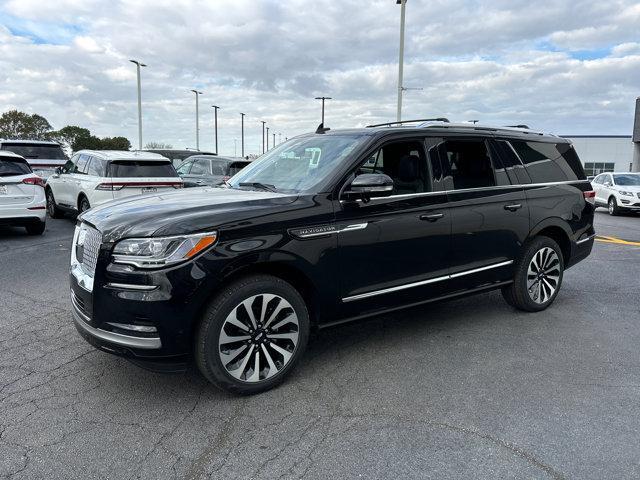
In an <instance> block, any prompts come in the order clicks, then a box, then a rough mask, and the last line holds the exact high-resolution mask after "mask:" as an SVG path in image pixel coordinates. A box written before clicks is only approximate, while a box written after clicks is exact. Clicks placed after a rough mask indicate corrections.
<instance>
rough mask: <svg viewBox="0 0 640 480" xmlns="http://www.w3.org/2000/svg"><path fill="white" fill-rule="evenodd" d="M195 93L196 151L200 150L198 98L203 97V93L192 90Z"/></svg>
mask: <svg viewBox="0 0 640 480" xmlns="http://www.w3.org/2000/svg"><path fill="white" fill-rule="evenodd" d="M191 91H192V92H193V93H195V94H196V150H200V119H199V116H200V115H199V114H200V112H199V104H198V97H199V96H200V95H202V92H199V91H198V90H191Z"/></svg>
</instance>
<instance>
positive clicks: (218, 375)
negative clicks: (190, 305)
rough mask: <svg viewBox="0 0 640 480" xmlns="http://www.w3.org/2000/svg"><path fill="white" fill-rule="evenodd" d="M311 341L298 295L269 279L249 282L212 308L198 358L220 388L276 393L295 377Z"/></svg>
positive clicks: (200, 339)
mask: <svg viewBox="0 0 640 480" xmlns="http://www.w3.org/2000/svg"><path fill="white" fill-rule="evenodd" d="M308 338H309V313H308V311H307V306H306V305H305V302H304V300H303V298H302V296H301V295H300V294H299V293H298V291H297V290H296V289H295V288H293V287H292V286H291V285H290V284H288V283H287V282H285V281H284V280H282V279H280V278H277V277H273V276H270V275H254V276H250V277H245V278H243V279H241V280H238V281H237V282H235V283H233V284H231V285H229V286H228V287H227V288H226V289H224V290H223V291H222V292H221V293H220V294H219V295H218V296H217V297H216V298H215V300H214V301H213V302H212V303H211V305H210V306H209V308H208V309H207V310H206V312H205V314H204V317H203V319H202V323H201V324H200V327H199V330H198V333H197V336H196V345H195V357H196V362H197V364H198V368H199V369H200V371H201V372H202V374H203V375H204V376H205V377H206V378H207V379H208V380H209V381H210V382H211V383H213V384H214V385H216V386H217V387H219V388H221V389H223V390H226V391H229V392H233V393H240V394H252V393H258V392H262V391H265V390H268V389H270V388H273V387H274V386H276V385H277V384H279V383H280V382H282V381H283V380H284V378H285V377H286V376H287V375H289V373H291V371H292V370H293V369H294V368H295V366H296V364H297V363H298V361H299V360H300V358H301V357H302V355H303V353H304V351H305V348H306V345H307V340H308Z"/></svg>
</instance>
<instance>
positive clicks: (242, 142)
mask: <svg viewBox="0 0 640 480" xmlns="http://www.w3.org/2000/svg"><path fill="white" fill-rule="evenodd" d="M240 117H241V118H242V127H241V128H242V130H241V132H242V140H241V142H240V144H241V145H242V148H241V150H242V158H244V113H242V112H241V113H240Z"/></svg>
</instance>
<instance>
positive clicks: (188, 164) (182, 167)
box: [178, 161, 193, 175]
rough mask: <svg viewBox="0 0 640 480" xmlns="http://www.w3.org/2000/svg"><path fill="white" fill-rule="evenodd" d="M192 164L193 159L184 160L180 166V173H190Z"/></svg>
mask: <svg viewBox="0 0 640 480" xmlns="http://www.w3.org/2000/svg"><path fill="white" fill-rule="evenodd" d="M191 165H193V162H191V161H190V162H184V163H183V164H182V165H180V167H179V168H178V173H179V174H180V175H186V174H187V173H189V169H190V168H191Z"/></svg>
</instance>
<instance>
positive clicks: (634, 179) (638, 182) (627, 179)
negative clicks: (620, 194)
mask: <svg viewBox="0 0 640 480" xmlns="http://www.w3.org/2000/svg"><path fill="white" fill-rule="evenodd" d="M613 179H614V180H615V181H616V185H621V186H622V185H624V186H634V187H639V186H640V175H614V176H613Z"/></svg>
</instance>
